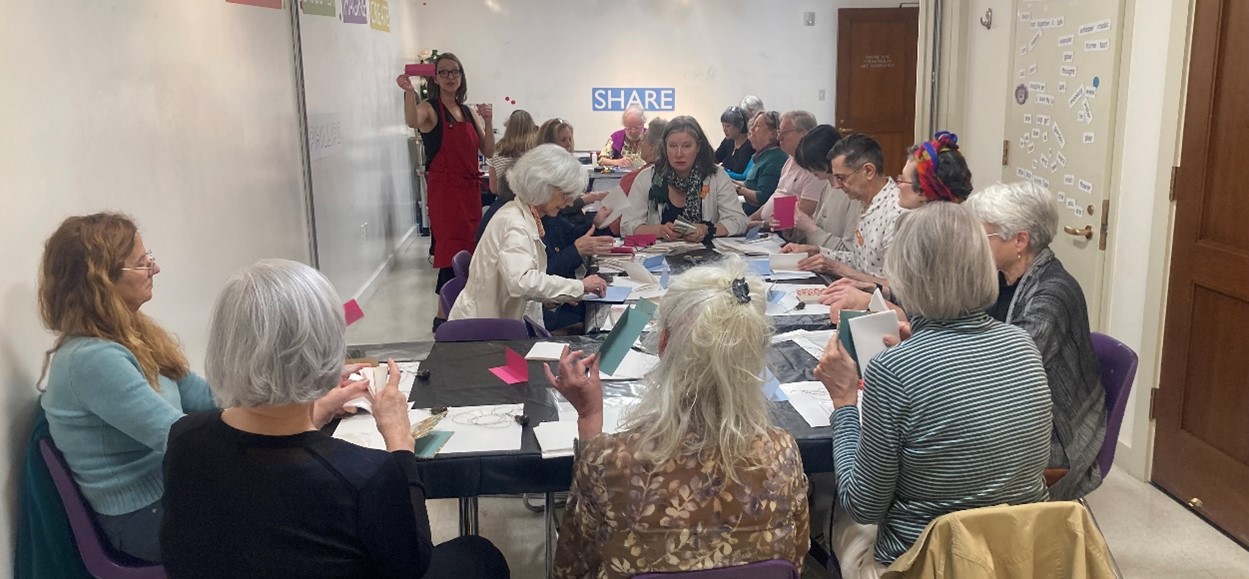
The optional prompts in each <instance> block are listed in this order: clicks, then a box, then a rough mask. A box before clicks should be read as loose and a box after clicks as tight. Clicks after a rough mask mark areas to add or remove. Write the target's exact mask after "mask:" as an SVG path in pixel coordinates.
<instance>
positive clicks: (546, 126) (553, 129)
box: [538, 118, 577, 153]
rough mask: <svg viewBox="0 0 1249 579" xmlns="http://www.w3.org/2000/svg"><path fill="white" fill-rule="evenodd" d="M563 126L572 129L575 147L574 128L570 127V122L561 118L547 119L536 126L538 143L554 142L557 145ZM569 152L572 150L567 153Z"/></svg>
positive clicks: (574, 146)
mask: <svg viewBox="0 0 1249 579" xmlns="http://www.w3.org/2000/svg"><path fill="white" fill-rule="evenodd" d="M565 128H567V129H568V130H570V131H573V135H574V136H573V139H574V145H573V148H574V149H575V148H576V146H577V145H576V144H575V142H576V141H575V139H576V130H575V129H573V128H572V123H570V122H568V121H565V120H564V119H561V118H554V119H547V121H546V122H545V123H542V126H541V127H538V141H539V144H546V143H554V144H556V145H558V144H559V133H560V131H563V130H564V129H565ZM571 152H572V151H569V153H571Z"/></svg>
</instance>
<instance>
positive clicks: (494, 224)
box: [447, 144, 607, 320]
mask: <svg viewBox="0 0 1249 579" xmlns="http://www.w3.org/2000/svg"><path fill="white" fill-rule="evenodd" d="M507 180H508V183H509V184H510V185H511V186H512V191H513V192H515V193H516V198H515V199H513V200H512V201H510V202H508V203H507V204H506V205H504V206H503V207H502V208H501V209H499V211H498V212H497V213H495V215H494V218H493V219H491V220H490V224H489V225H487V226H486V230H485V231H484V232H483V233H482V236H481V240H480V241H478V242H477V250H476V251H475V252H473V260H472V264H471V265H470V266H469V270H468V283H467V285H465V286H464V290H463V291H462V292H460V296H459V297H458V298H457V299H456V300H455V306H454V307H452V308H451V313H450V314H449V315H448V316H447V319H448V320H463V319H469V318H512V319H517V320H519V319H521V318H522V317H524V316H526V315H528V316H529V317H530V318H533V319H535V320H541V319H542V304H559V303H567V302H575V301H577V300H580V299H581V297H582V296H583V295H585V294H589V293H593V294H598V295H603V294H604V293H605V292H606V290H607V283H606V282H605V281H603V279H602V278H600V277H598V276H595V275H591V276H587V277H586V278H585V279H581V280H577V279H569V278H565V277H559V276H555V275H548V274H547V273H546V245H545V244H543V243H542V236H543V231H542V216H543V215H550V216H554V215H557V214H558V213H559V211H560V209H563V208H564V207H567V206H568V205H570V204H571V203H572V202H573V200H575V199H576V198H577V195H580V193H581V191H584V190H585V187H586V181H587V180H588V176H587V175H586V172H585V169H583V168H582V167H581V164H580V163H578V162H577V160H576V159H575V158H573V156H572V155H570V154H569V153H568V151H565V150H564V149H563V148H562V147H560V146H559V145H552V144H546V145H539V146H538V147H535V148H534V149H533V150H531V151H529V152H528V153H525V154H524V155H523V156H521V158H520V159H519V160H517V161H516V164H515V165H514V166H512V169H511V170H510V171H508V173H507Z"/></svg>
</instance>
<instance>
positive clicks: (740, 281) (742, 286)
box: [729, 277, 750, 304]
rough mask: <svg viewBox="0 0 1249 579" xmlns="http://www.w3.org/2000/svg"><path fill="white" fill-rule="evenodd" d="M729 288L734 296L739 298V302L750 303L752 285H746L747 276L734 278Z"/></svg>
mask: <svg viewBox="0 0 1249 579" xmlns="http://www.w3.org/2000/svg"><path fill="white" fill-rule="evenodd" d="M729 289H731V290H732V291H733V297H735V298H737V303H740V304H748V303H750V286H748V285H746V278H744V277H739V278H737V279H735V280H733V283H732V284H730V286H729Z"/></svg>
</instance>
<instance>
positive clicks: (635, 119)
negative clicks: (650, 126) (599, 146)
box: [598, 105, 646, 167]
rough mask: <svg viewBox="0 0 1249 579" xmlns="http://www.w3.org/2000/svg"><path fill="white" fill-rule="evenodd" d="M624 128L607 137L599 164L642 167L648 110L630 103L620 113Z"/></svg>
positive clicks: (600, 153)
mask: <svg viewBox="0 0 1249 579" xmlns="http://www.w3.org/2000/svg"><path fill="white" fill-rule="evenodd" d="M620 124H621V125H623V126H624V128H622V129H620V130H618V131H616V132H614V133H612V134H611V136H609V137H607V142H606V143H604V144H603V150H602V151H599V154H598V164H599V165H602V166H604V167H641V166H642V163H644V162H645V159H644V158H643V157H642V149H641V147H642V136H643V135H645V134H646V112H645V111H643V110H642V107H640V106H638V105H629V106H628V107H626V108H625V111H624V112H623V113H621V115H620Z"/></svg>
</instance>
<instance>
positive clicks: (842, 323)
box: [837, 310, 869, 374]
mask: <svg viewBox="0 0 1249 579" xmlns="http://www.w3.org/2000/svg"><path fill="white" fill-rule="evenodd" d="M868 313H869V312H865V311H862V310H841V319H840V320H838V322H837V339H839V340H841V347H842V348H845V349H846V353H847V354H850V359H851V360H854V363H855V364H858V363H859V356H858V354H857V353H856V352H855V351H854V337H853V336H851V335H850V320H852V319H854V318H857V317H859V316H866V315H867V314H868ZM861 373H862V371H860V374H861Z"/></svg>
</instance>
